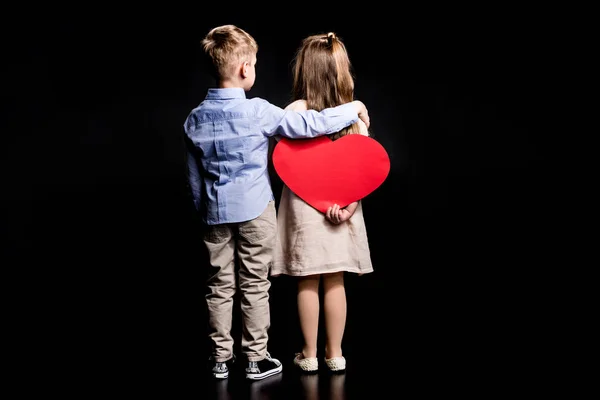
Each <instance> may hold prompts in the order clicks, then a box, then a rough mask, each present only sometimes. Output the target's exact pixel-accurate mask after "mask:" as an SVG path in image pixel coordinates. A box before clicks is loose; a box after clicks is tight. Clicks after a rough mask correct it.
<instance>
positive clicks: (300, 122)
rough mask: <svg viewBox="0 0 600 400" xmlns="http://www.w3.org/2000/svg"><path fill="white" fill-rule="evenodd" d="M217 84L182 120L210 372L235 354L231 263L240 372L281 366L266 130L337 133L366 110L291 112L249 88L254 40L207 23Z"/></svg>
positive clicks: (220, 373)
mask: <svg viewBox="0 0 600 400" xmlns="http://www.w3.org/2000/svg"><path fill="white" fill-rule="evenodd" d="M202 46H203V49H204V51H205V53H206V54H207V55H208V57H209V58H210V60H211V61H212V64H211V65H212V67H213V68H214V69H213V73H214V76H215V78H216V80H217V88H211V89H209V90H208V93H207V96H206V98H205V99H204V101H203V102H202V103H201V104H200V105H199V106H197V107H196V108H194V109H193V110H192V111H191V112H190V114H189V116H188V117H187V119H186V121H185V123H184V130H185V134H186V136H185V139H186V147H187V163H188V181H189V185H190V189H191V192H192V196H193V200H194V205H195V207H196V209H197V210H198V211H200V213H201V214H200V215H201V217H202V222H203V223H204V225H205V226H204V228H205V231H204V233H203V241H204V244H205V246H206V247H207V250H208V257H209V277H208V280H207V285H208V292H207V295H206V302H207V305H208V319H209V321H208V322H209V324H208V325H209V337H210V339H211V342H212V356H211V358H210V361H211V363H212V364H211V367H212V374H213V376H214V377H215V378H220V379H224V378H227V377H228V375H229V367H230V366H231V364H232V363H233V361H234V360H235V356H234V354H233V338H232V336H231V324H232V306H233V296H234V294H235V292H236V272H235V271H236V268H235V263H236V262H237V263H238V264H239V270H238V273H237V279H238V285H239V290H240V291H241V315H242V343H241V351H242V352H243V353H244V355H245V356H246V358H247V361H248V365H247V367H246V378H248V379H252V380H258V379H263V378H266V377H268V376H271V375H274V374H277V373H280V372H281V370H282V366H281V362H280V361H279V360H277V359H275V358H272V357H271V356H270V354H269V353H268V351H267V341H268V329H269V327H270V314H269V289H270V285H271V283H270V281H269V279H268V276H269V268H270V267H271V264H272V260H273V249H274V246H275V239H276V234H277V223H276V210H275V200H274V195H273V192H272V188H271V183H270V179H269V174H268V168H267V163H268V154H269V153H268V150H269V138H270V137H273V136H274V135H281V136H285V137H289V138H308V137H316V136H319V135H323V134H330V133H333V132H337V131H339V130H340V129H342V128H344V127H346V126H348V125H351V124H352V123H355V122H357V121H358V119H359V118H361V119H362V120H363V121H364V122H365V123H366V124H367V126H368V125H369V116H368V112H367V109H366V107H365V106H364V104H363V103H362V102H360V101H353V102H351V103H347V104H344V105H341V106H338V107H335V108H329V109H325V110H323V111H321V112H316V111H314V110H309V111H288V110H284V109H282V108H280V107H277V106H275V105H273V104H270V103H269V102H267V101H266V100H263V99H261V98H252V99H247V98H246V95H245V92H247V91H249V90H250V89H251V88H252V86H253V85H254V81H255V78H256V71H255V66H256V54H257V52H258V46H257V44H256V41H255V40H254V39H253V38H252V36H250V35H249V34H248V33H247V32H245V31H243V30H242V29H240V28H238V27H236V26H234V25H224V26H219V27H216V28H214V29H212V30H211V31H210V32H209V33H208V34H207V35H206V37H205V38H204V39H203V41H202Z"/></svg>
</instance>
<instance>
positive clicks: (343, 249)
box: [271, 126, 373, 276]
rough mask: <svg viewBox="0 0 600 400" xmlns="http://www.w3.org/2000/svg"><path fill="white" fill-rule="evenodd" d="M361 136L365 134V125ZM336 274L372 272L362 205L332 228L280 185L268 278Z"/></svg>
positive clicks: (321, 215) (322, 217) (284, 186)
mask: <svg viewBox="0 0 600 400" xmlns="http://www.w3.org/2000/svg"><path fill="white" fill-rule="evenodd" d="M361 128H362V126H361ZM361 130H362V129H361ZM361 133H362V134H367V133H366V126H364V131H362V132H361ZM339 271H346V272H353V273H357V274H366V273H369V272H373V265H372V263H371V254H370V251H369V242H368V238H367V230H366V227H365V220H364V218H363V210H362V203H361V202H360V201H359V202H358V206H357V208H356V210H355V212H354V214H352V217H350V219H349V220H348V221H345V222H342V223H340V224H338V225H336V224H333V223H331V222H329V221H328V220H327V219H326V218H325V214H323V213H321V212H320V211H317V210H316V209H315V208H313V207H312V206H310V205H308V204H307V203H306V202H305V201H304V200H302V199H301V198H300V197H298V196H297V195H296V194H294V192H292V191H291V190H290V189H289V188H288V187H287V186H286V185H283V189H282V192H281V201H280V202H279V208H278V212H277V242H276V246H275V257H274V262H273V266H272V268H271V276H278V275H282V274H283V275H292V276H306V275H314V274H326V273H331V272H339Z"/></svg>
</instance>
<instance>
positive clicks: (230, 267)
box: [203, 224, 236, 362]
mask: <svg viewBox="0 0 600 400" xmlns="http://www.w3.org/2000/svg"><path fill="white" fill-rule="evenodd" d="M203 240H204V244H205V245H206V248H207V250H208V255H209V261H210V265H209V266H208V270H209V271H208V280H207V288H208V292H207V294H206V304H207V306H208V325H209V337H210V339H211V341H212V348H213V355H212V356H213V359H214V361H216V362H224V361H227V360H229V359H230V358H232V357H233V337H232V336H231V320H232V312H233V296H234V294H235V286H236V280H235V258H234V252H235V241H234V236H233V233H232V230H231V228H230V227H229V226H228V225H226V224H222V225H213V226H207V230H206V232H205V233H204V238H203Z"/></svg>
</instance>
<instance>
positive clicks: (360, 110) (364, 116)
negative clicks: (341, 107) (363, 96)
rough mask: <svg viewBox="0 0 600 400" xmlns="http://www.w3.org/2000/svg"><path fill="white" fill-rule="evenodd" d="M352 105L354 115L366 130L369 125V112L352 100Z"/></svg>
mask: <svg viewBox="0 0 600 400" xmlns="http://www.w3.org/2000/svg"><path fill="white" fill-rule="evenodd" d="M353 103H354V104H355V105H356V107H357V108H356V113H357V114H358V118H360V119H362V121H363V122H364V123H365V125H366V126H367V128H368V127H369V126H370V125H371V120H370V118H369V111H368V110H367V106H365V104H364V103H363V102H362V101H360V100H354V101H353Z"/></svg>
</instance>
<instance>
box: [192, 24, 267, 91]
mask: <svg viewBox="0 0 600 400" xmlns="http://www.w3.org/2000/svg"><path fill="white" fill-rule="evenodd" d="M202 49H203V50H204V52H205V53H206V55H207V56H208V57H209V59H210V62H211V64H212V67H213V71H212V73H213V75H214V76H215V78H217V79H218V80H221V79H226V78H228V77H230V76H231V75H232V74H233V73H234V71H235V68H236V66H237V64H238V63H239V62H242V61H244V59H246V58H248V57H252V56H253V55H255V54H256V53H257V52H258V45H257V44H256V41H255V40H254V38H253V37H252V36H251V35H250V34H249V33H248V32H246V31H244V30H243V29H240V28H238V27H237V26H235V25H221V26H217V27H216V28H213V29H211V30H210V32H208V34H207V35H206V36H205V37H204V39H202Z"/></svg>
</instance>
